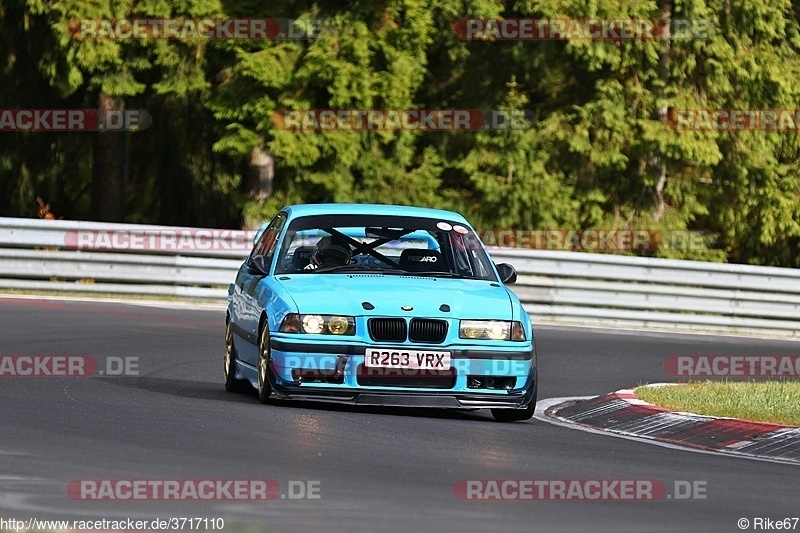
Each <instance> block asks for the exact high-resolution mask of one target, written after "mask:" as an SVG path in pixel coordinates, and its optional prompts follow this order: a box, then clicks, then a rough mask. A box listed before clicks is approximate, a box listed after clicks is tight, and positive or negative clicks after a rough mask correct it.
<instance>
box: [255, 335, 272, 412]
mask: <svg viewBox="0 0 800 533" xmlns="http://www.w3.org/2000/svg"><path fill="white" fill-rule="evenodd" d="M269 373H270V372H269V329H268V328H267V324H264V325H263V326H262V329H261V336H260V338H259V339H258V401H260V402H261V403H269V398H270V396H271V395H272V387H271V386H270V384H269Z"/></svg>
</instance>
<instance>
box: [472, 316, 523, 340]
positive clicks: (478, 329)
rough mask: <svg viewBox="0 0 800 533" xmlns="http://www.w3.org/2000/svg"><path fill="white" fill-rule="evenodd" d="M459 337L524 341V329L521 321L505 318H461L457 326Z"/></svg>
mask: <svg viewBox="0 0 800 533" xmlns="http://www.w3.org/2000/svg"><path fill="white" fill-rule="evenodd" d="M458 336H459V338H461V339H483V340H495V341H508V340H512V341H524V340H525V329H524V328H523V327H522V323H521V322H510V321H505V320H462V321H461V322H460V324H459V328H458Z"/></svg>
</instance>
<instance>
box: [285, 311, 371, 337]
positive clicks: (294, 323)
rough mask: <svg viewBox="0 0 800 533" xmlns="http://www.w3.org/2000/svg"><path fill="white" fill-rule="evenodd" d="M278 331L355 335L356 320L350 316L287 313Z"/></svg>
mask: <svg viewBox="0 0 800 533" xmlns="http://www.w3.org/2000/svg"><path fill="white" fill-rule="evenodd" d="M278 331H280V332H281V333H311V334H317V335H355V333H356V321H355V319H354V318H353V317H351V316H338V315H299V314H297V313H289V314H288V315H286V316H285V317H284V319H283V322H281V327H280V328H279V330H278Z"/></svg>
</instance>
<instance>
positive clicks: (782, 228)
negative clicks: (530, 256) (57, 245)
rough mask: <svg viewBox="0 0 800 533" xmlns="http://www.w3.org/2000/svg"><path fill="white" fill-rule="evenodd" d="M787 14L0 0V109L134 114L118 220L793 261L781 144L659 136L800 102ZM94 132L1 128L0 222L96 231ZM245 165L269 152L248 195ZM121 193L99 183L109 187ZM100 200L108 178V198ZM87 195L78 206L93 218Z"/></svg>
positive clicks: (769, 10) (791, 16) (722, 136)
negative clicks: (320, 225) (381, 123)
mask: <svg viewBox="0 0 800 533" xmlns="http://www.w3.org/2000/svg"><path fill="white" fill-rule="evenodd" d="M796 9H797V8H796V5H795V4H793V3H792V2H791V1H790V0H773V1H769V2H764V1H761V0H733V1H730V0H724V1H723V0H707V1H703V0H658V1H640V2H626V1H623V0H601V1H599V2H598V1H594V0H592V1H590V0H518V1H506V2H497V1H495V0H467V1H464V0H436V1H433V0H385V1H381V2H376V1H374V0H360V1H353V2H338V1H331V0H327V1H325V0H320V1H316V2H313V1H300V0H296V1H291V0H275V1H267V2H263V1H256V0H249V1H242V2H232V1H221V0H143V1H140V2H132V1H130V0H112V1H110V2H109V1H107V0H0V86H1V87H2V90H0V108H5V109H9V108H64V107H66V108H89V109H91V108H97V106H98V99H99V98H101V97H103V96H105V97H109V98H111V99H112V101H113V102H114V104H115V105H118V106H119V107H121V108H128V109H145V110H147V111H148V112H149V113H150V114H151V115H152V116H153V125H152V126H151V127H150V128H149V129H148V130H145V131H142V132H136V133H133V134H130V145H129V158H130V170H129V174H128V175H127V177H126V178H125V180H126V181H124V182H122V183H123V185H122V187H123V192H124V195H123V197H124V199H125V202H124V203H123V205H122V206H120V207H119V208H118V209H116V210H112V211H114V213H115V216H114V217H112V218H115V219H117V220H125V221H129V222H149V223H169V224H191V225H204V226H227V227H232V226H240V225H242V224H245V225H253V224H255V222H256V221H258V220H261V219H264V218H268V217H270V216H272V215H273V214H274V213H275V211H276V210H277V209H279V208H280V207H281V206H282V205H284V204H287V203H296V202H344V201H355V202H379V203H398V204H414V205H424V206H435V207H444V208H450V209H455V210H458V211H461V212H462V213H464V214H465V215H467V216H468V217H469V218H470V219H471V220H472V221H473V223H474V224H475V225H476V227H480V228H487V229H488V228H492V229H502V228H516V229H553V228H559V229H579V228H637V229H639V228H641V229H651V230H665V231H669V230H684V229H691V230H698V231H704V232H708V233H711V234H714V235H716V236H717V239H716V241H715V242H714V243H713V244H711V245H710V248H712V249H710V250H691V251H685V250H661V251H659V252H657V255H661V256H666V257H678V258H691V259H704V260H716V261H720V260H728V261H734V262H743V263H754V264H770V265H782V266H791V267H798V266H800V252H799V251H798V244H799V243H800V165H798V160H799V159H800V134H798V131H800V130H795V131H782V132H764V131H736V132H726V131H677V130H675V129H673V128H671V127H670V126H669V125H667V124H666V123H665V120H664V119H665V117H666V116H667V114H668V111H669V110H670V109H754V110H758V109H797V108H800V56H798V47H800V25H799V24H798V18H797V17H798V13H797V12H796ZM77 17H88V18H113V17H130V18H133V17H275V18H292V19H309V20H324V21H325V27H324V31H323V32H322V35H321V37H320V38H319V39H305V40H277V41H191V40H187V41H163V40H161V41H159V40H149V41H110V40H105V41H104V40H99V41H86V40H84V41H81V40H75V39H72V38H71V37H70V34H69V32H68V23H69V20H70V19H73V18H77ZM495 17H507V18H514V17H532V18H590V17H608V18H627V19H651V20H652V19H657V20H662V21H665V20H668V19H672V20H695V21H702V23H703V26H702V28H704V29H707V30H708V36H707V38H703V39H690V38H681V37H685V36H680V35H676V36H675V37H676V38H674V39H671V40H667V39H653V40H626V41H591V40H572V41H538V42H503V41H492V40H484V41H462V40H459V39H458V37H457V36H456V35H455V34H454V32H453V31H452V25H453V22H454V21H455V20H457V19H460V18H495ZM328 108H332V109H354V110H359V109H446V108H453V109H500V110H505V111H508V112H511V111H514V110H526V111H527V112H528V113H529V116H531V117H534V118H532V120H531V122H530V124H529V127H528V128H527V129H517V130H508V131H481V132H420V131H336V132H312V131H283V130H280V129H277V128H276V126H275V122H274V120H273V119H274V115H275V113H276V111H278V110H290V109H303V110H309V109H328ZM97 135H98V134H96V133H79V134H78V133H72V134H67V133H5V132H4V133H0V214H2V215H5V216H34V215H35V213H36V209H37V203H36V198H37V197H41V198H43V199H44V200H45V201H46V202H48V203H50V204H51V207H52V210H53V212H54V213H55V214H56V215H58V216H62V217H64V218H71V219H85V218H97V217H99V216H101V215H100V214H99V212H98V211H97V205H93V203H92V201H91V199H92V198H93V196H92V191H93V190H95V192H96V189H97V188H98V187H103V186H104V184H103V182H102V180H101V181H100V182H98V179H97V178H96V176H95V178H94V179H93V176H94V174H95V170H96V169H97V168H100V167H97V165H98V164H99V163H98V160H99V159H98V153H97V151H98V150H101V149H103V148H102V145H98V144H97V143H96V142H95V138H96V137H97ZM254 153H262V154H268V155H269V156H271V158H273V160H274V181H273V192H272V194H271V195H269V196H268V197H264V195H263V194H262V195H256V194H255V193H254V192H253V190H254V189H253V186H252V182H251V179H250V178H249V176H251V174H252V166H251V158H252V157H253V154H254ZM114 183H118V182H117V181H114V179H112V178H111V177H109V179H108V182H107V184H114ZM115 186H116V185H115ZM96 203H97V202H96V201H95V204H96Z"/></svg>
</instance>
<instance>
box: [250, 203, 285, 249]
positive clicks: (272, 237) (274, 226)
mask: <svg viewBox="0 0 800 533" xmlns="http://www.w3.org/2000/svg"><path fill="white" fill-rule="evenodd" d="M285 223H286V214H284V213H278V215H277V216H276V217H275V218H273V219H272V222H270V224H269V226H267V229H265V230H264V233H262V234H261V238H260V239H258V242H257V243H256V245H255V247H254V248H253V253H252V254H251V257H256V256H259V255H263V256H264V257H265V258H266V259H267V260H271V259H272V256H273V255H274V254H275V245H276V244H277V243H278V237H279V236H280V234H281V230H283V226H284V224H285Z"/></svg>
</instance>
